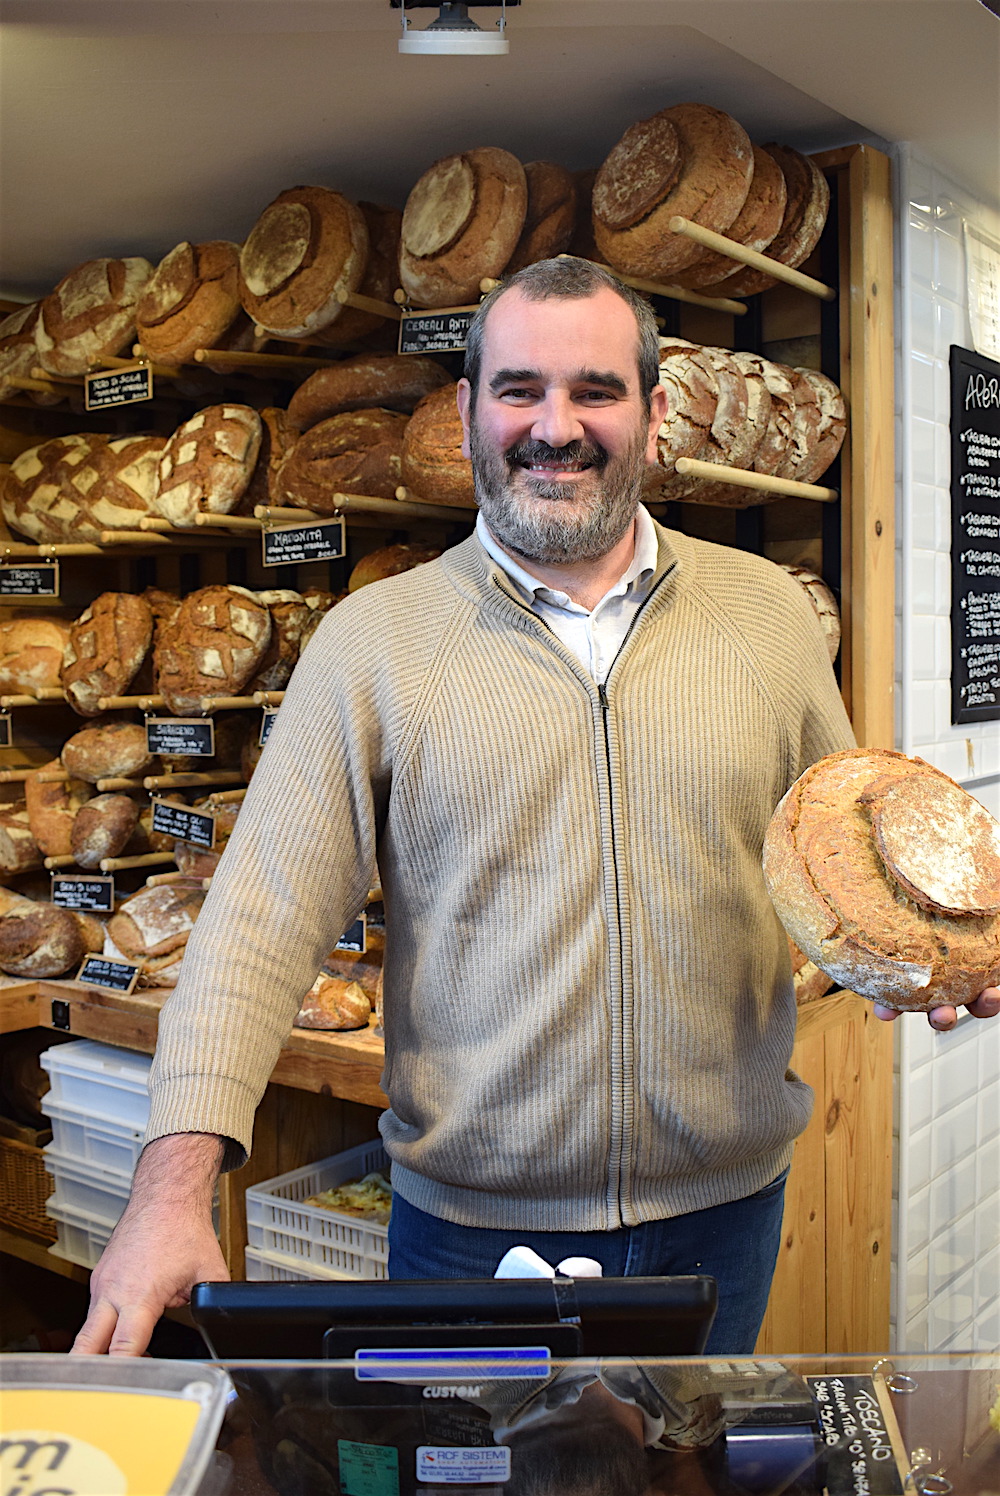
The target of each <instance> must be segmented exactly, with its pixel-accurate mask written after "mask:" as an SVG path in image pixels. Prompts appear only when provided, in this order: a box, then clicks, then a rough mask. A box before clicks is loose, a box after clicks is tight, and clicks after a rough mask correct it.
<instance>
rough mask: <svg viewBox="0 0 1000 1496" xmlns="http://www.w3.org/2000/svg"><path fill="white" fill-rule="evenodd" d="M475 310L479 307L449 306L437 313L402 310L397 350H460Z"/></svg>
mask: <svg viewBox="0 0 1000 1496" xmlns="http://www.w3.org/2000/svg"><path fill="white" fill-rule="evenodd" d="M478 310H479V307H478V306H452V307H444V308H443V309H442V310H441V311H439V312H404V313H403V316H402V319H401V321H400V324H399V351H400V353H461V352H462V350H463V348H464V347H465V344H466V340H467V339H468V336H469V324H470V323H471V321H472V319H473V317H474V316H475V315H476V313H477V312H478Z"/></svg>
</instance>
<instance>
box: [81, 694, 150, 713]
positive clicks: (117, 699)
mask: <svg viewBox="0 0 1000 1496" xmlns="http://www.w3.org/2000/svg"><path fill="white" fill-rule="evenodd" d="M166 704H167V703H166V699H165V698H164V697H163V696H156V695H153V696H100V697H98V700H97V709H98V711H101V712H123V711H130V710H131V709H132V708H133V707H136V708H138V710H139V711H140V712H156V711H159V709H160V707H164V706H166Z"/></svg>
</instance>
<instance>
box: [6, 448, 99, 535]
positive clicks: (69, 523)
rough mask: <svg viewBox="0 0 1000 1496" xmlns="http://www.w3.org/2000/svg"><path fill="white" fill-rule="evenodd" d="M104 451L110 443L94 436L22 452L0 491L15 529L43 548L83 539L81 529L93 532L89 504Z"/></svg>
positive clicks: (11, 525) (10, 524)
mask: <svg viewBox="0 0 1000 1496" xmlns="http://www.w3.org/2000/svg"><path fill="white" fill-rule="evenodd" d="M105 445H107V437H106V436H101V435H99V434H97V433H93V434H88V435H85V436H84V435H73V436H57V437H53V439H52V440H51V441H47V442H42V443H41V444H40V445H39V446H37V447H29V448H28V450H27V451H25V452H20V453H19V454H18V456H17V457H15V459H14V461H13V462H12V463H11V465H10V470H9V472H8V473H7V477H6V479H5V481H4V484H3V488H2V491H0V507H2V509H3V517H4V519H5V520H6V522H7V524H8V525H9V526H10V528H11V529H12V530H17V531H18V532H19V533H20V534H22V535H26V536H27V537H28V539H29V540H34V541H37V542H38V544H39V545H53V544H57V543H58V542H60V541H65V540H70V539H73V540H78V539H81V538H83V537H82V535H81V529H82V528H86V529H88V530H89V529H90V527H89V524H88V521H87V519H86V510H87V502H88V499H89V497H90V495H91V493H92V491H93V489H94V486H95V484H97V483H98V482H99V480H100V476H101V468H100V464H99V463H98V461H97V453H98V451H99V449H100V448H101V447H103V446H105ZM87 538H93V537H92V535H90V534H88V536H87Z"/></svg>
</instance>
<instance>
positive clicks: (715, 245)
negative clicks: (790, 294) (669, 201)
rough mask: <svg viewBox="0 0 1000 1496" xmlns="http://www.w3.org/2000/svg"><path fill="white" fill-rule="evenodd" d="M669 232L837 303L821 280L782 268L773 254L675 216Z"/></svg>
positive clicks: (799, 271)
mask: <svg viewBox="0 0 1000 1496" xmlns="http://www.w3.org/2000/svg"><path fill="white" fill-rule="evenodd" d="M670 232H671V233H672V234H681V235H682V236H683V237H684V238H685V239H693V240H694V242H695V243H696V244H703V245H704V246H705V248H706V249H714V250H715V251H716V252H717V253H718V254H722V255H725V256H726V257H727V258H728V259H730V260H736V261H738V262H739V264H741V265H750V266H752V267H753V269H754V270H762V271H764V273H765V274H766V275H772V276H773V277H774V279H775V280H780V281H784V282H785V284H786V285H788V286H794V287H795V288H796V289H797V290H799V291H807V292H808V293H809V295H810V296H818V297H819V298H820V300H821V301H836V299H837V293H836V291H835V290H834V288H833V286H827V285H824V283H823V282H822V281H820V280H815V279H814V277H813V276H811V275H803V274H802V272H801V270H793V269H792V267H791V266H790V265H782V264H781V262H780V261H779V260H773V259H771V257H770V255H764V254H761V253H760V252H759V251H758V250H756V249H748V248H747V246H746V245H745V244H737V242H736V240H735V239H727V238H726V236H725V234H716V233H715V232H714V231H713V230H712V229H706V228H702V226H701V224H700V223H692V222H691V220H690V219H689V218H684V217H682V216H681V214H676V215H675V216H674V217H673V218H671V220H670Z"/></svg>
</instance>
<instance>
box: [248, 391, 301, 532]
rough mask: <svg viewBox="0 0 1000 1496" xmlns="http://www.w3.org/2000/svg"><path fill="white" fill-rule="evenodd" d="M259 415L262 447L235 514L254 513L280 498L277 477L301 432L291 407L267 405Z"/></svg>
mask: <svg viewBox="0 0 1000 1496" xmlns="http://www.w3.org/2000/svg"><path fill="white" fill-rule="evenodd" d="M259 415H260V448H259V450H258V452H257V461H256V463H255V464H254V470H253V472H252V474H251V475H250V482H249V483H248V484H247V486H246V488H245V489H244V491H243V495H242V497H241V498H240V500H239V503H238V504H237V505H236V508H235V509H234V510H233V511H232V512H233V513H234V514H253V512H254V509H255V508H256V507H257V505H258V504H276V503H277V502H278V500H277V496H276V490H275V487H274V480H275V478H276V477H277V473H278V469H279V467H280V466H281V464H282V463H283V462H284V460H285V458H286V457H287V456H288V454H289V452H290V451H291V450H292V447H293V446H294V445H295V438H296V437H297V436H298V432H297V431H296V429H295V427H294V426H293V424H292V422H291V420H290V419H289V415H288V411H287V410H283V409H282V408H281V406H280V405H266V406H265V407H264V409H263V410H262V411H260V412H259Z"/></svg>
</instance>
